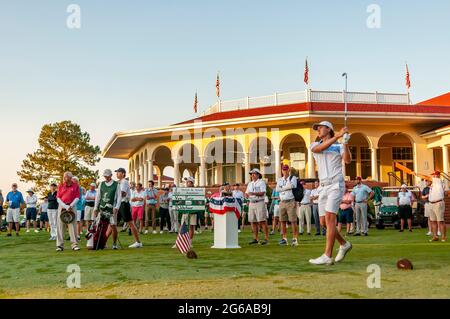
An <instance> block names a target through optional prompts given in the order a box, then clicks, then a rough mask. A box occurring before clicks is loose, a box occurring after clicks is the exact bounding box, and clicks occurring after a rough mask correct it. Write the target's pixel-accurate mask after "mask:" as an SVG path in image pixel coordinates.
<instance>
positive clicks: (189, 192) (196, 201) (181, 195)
mask: <svg viewBox="0 0 450 319" xmlns="http://www.w3.org/2000/svg"><path fill="white" fill-rule="evenodd" d="M205 205H206V196H205V189H204V188H194V187H183V188H180V187H177V188H175V189H174V191H173V197H172V207H173V209H175V210H177V211H178V213H179V214H193V213H196V212H198V211H205Z"/></svg>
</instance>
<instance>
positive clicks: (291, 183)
mask: <svg viewBox="0 0 450 319" xmlns="http://www.w3.org/2000/svg"><path fill="white" fill-rule="evenodd" d="M282 172H283V176H282V177H280V178H279V179H278V181H277V187H276V191H277V192H278V193H279V194H280V221H281V236H282V239H281V241H280V242H279V244H280V245H282V246H286V245H288V240H287V236H286V224H287V221H289V222H290V223H291V225H292V246H298V241H297V238H298V224H297V204H296V202H295V197H294V193H293V192H292V189H293V188H295V187H297V177H295V176H291V177H289V166H288V165H283V167H282Z"/></svg>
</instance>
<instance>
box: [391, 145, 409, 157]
mask: <svg viewBox="0 0 450 319" xmlns="http://www.w3.org/2000/svg"><path fill="white" fill-rule="evenodd" d="M392 159H393V160H412V159H413V154H412V147H393V148H392Z"/></svg>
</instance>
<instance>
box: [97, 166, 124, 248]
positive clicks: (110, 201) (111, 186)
mask: <svg viewBox="0 0 450 319" xmlns="http://www.w3.org/2000/svg"><path fill="white" fill-rule="evenodd" d="M103 177H104V178H105V180H104V181H103V182H101V183H100V186H99V188H98V194H97V196H96V198H95V204H94V218H97V215H98V214H102V213H103V214H105V215H109V216H110V218H109V229H108V233H107V236H108V235H109V234H110V231H109V230H111V232H112V237H113V245H112V249H117V214H118V212H119V208H120V203H121V201H122V193H121V191H120V187H119V183H118V182H116V181H114V180H113V179H112V171H111V170H110V169H105V170H104V172H103ZM99 217H100V216H99Z"/></svg>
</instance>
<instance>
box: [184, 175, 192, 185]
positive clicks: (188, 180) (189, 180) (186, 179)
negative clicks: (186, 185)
mask: <svg viewBox="0 0 450 319" xmlns="http://www.w3.org/2000/svg"><path fill="white" fill-rule="evenodd" d="M184 180H185V181H186V182H192V183H195V178H193V177H192V176H189V177H185V178H184Z"/></svg>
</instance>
